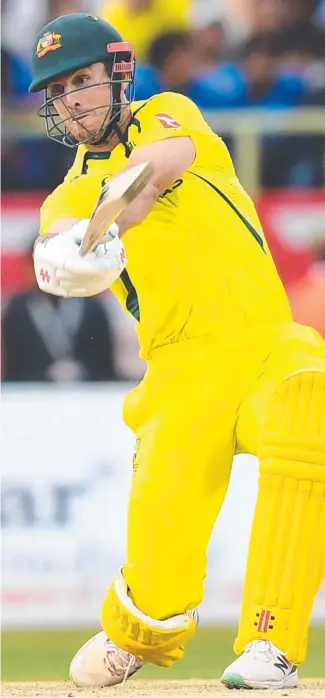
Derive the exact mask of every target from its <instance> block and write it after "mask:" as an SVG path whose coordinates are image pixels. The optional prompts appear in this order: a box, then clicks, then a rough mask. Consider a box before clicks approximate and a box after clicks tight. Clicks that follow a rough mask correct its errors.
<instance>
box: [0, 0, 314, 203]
mask: <svg viewBox="0 0 325 698" xmlns="http://www.w3.org/2000/svg"><path fill="white" fill-rule="evenodd" d="M78 11H89V12H97V14H100V15H101V16H103V17H104V18H105V19H107V20H109V21H110V22H111V23H112V24H114V26H116V28H117V29H118V30H119V31H120V32H121V34H122V36H123V38H125V39H126V40H130V41H131V42H133V44H134V46H135V50H136V55H137V69H136V78H135V87H136V90H135V95H136V99H137V100H142V99H147V98H149V97H150V96H151V95H153V94H155V93H157V92H160V91H165V90H172V91H176V92H181V93H183V94H185V95H187V96H188V97H190V98H191V99H193V100H194V102H196V104H197V105H198V106H199V107H200V108H201V109H203V110H213V111H214V112H216V111H224V110H235V109H237V110H238V109H240V110H243V109H261V108H262V109H267V110H273V111H278V112H279V110H284V109H290V110H292V109H297V108H302V107H304V106H305V107H307V106H313V107H323V108H324V107H325V0H171V1H170V2H166V1H165V0H110V1H108V2H107V0H106V2H104V3H103V2H99V1H98V0H97V1H96V0H42V2H41V3H40V2H39V1H38V0H28V1H27V2H25V3H23V4H22V3H21V2H20V0H3V2H2V35H3V36H2V48H1V57H2V67H1V71H2V99H3V113H4V122H3V133H4V139H3V140H4V142H3V152H2V182H3V185H2V186H3V189H4V190H7V191H11V190H17V189H24V190H26V189H39V188H48V189H51V188H53V187H54V186H56V184H57V183H58V182H60V181H61V180H62V177H63V176H64V174H65V172H66V169H67V167H68V166H69V164H70V162H71V159H72V158H73V153H71V152H69V150H68V149H62V147H60V146H58V145H57V144H56V143H52V142H51V141H49V140H46V138H45V136H43V137H42V138H40V137H39V132H38V133H37V134H34V135H33V136H31V135H28V134H26V133H25V134H23V133H21V134H19V135H18V136H17V134H16V133H15V137H12V136H10V132H11V127H12V113H13V112H14V116H15V117H17V114H18V115H19V114H23V113H24V111H25V112H28V113H29V114H30V113H35V112H36V110H37V107H38V106H39V99H40V98H39V96H36V97H35V96H30V95H29V94H28V85H29V82H30V55H31V50H32V42H33V38H34V37H35V35H36V33H37V31H38V30H39V29H40V27H42V26H43V25H44V24H45V23H46V22H47V21H49V20H51V19H52V18H53V17H55V16H57V15H59V14H62V13H68V12H78ZM6 114H8V118H7V120H6ZM41 126H42V125H41V123H40V124H39V129H40V130H41ZM221 135H223V136H224V137H225V140H226V142H227V144H228V145H229V147H230V149H231V148H232V141H231V137H230V135H229V134H226V133H225V134H221ZM324 154H325V138H324V133H320V134H317V133H316V134H314V135H312V136H305V137H302V136H301V135H299V136H298V137H297V135H294V136H277V137H276V138H274V136H273V137H272V136H271V135H270V136H268V135H267V136H264V137H263V140H262V148H261V169H262V172H261V179H262V184H263V186H265V187H274V188H277V187H284V186H296V187H299V186H319V185H321V184H322V183H323V179H324ZM233 155H234V157H235V158H236V153H233Z"/></svg>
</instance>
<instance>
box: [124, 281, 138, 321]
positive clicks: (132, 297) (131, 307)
mask: <svg viewBox="0 0 325 698" xmlns="http://www.w3.org/2000/svg"><path fill="white" fill-rule="evenodd" d="M120 279H121V280H122V281H123V284H124V286H125V288H126V290H127V297H126V308H127V310H128V311H129V313H131V315H133V317H134V318H135V319H136V320H137V322H140V307H139V299H138V294H137V292H136V290H135V288H134V286H133V283H132V281H131V279H130V277H129V275H128V272H127V271H126V269H124V270H123V271H122V274H121V275H120Z"/></svg>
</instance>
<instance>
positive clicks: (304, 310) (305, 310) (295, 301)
mask: <svg viewBox="0 0 325 698" xmlns="http://www.w3.org/2000/svg"><path fill="white" fill-rule="evenodd" d="M288 297H289V301H290V305H291V309H292V314H293V317H294V319H295V320H296V321H297V322H300V324H301V325H310V326H311V327H313V328H314V329H315V330H317V332H319V334H320V335H321V336H322V337H324V339H325V264H314V265H313V267H312V268H311V269H309V270H308V272H307V274H306V275H305V276H304V278H303V279H301V280H300V281H298V282H297V283H296V284H294V285H292V286H291V287H290V288H289V289H288Z"/></svg>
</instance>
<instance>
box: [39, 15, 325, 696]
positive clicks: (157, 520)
mask: <svg viewBox="0 0 325 698" xmlns="http://www.w3.org/2000/svg"><path fill="white" fill-rule="evenodd" d="M134 69H135V57H134V52H133V49H132V46H131V45H130V44H129V43H128V42H126V41H123V40H122V38H121V36H120V35H119V34H118V32H117V31H116V30H115V29H114V28H113V27H112V26H111V25H110V24H108V23H107V22H105V21H104V20H101V19H98V18H97V17H93V16H90V15H87V14H81V13H80V14H79V13H78V14H70V15H65V16H62V17H58V18H56V19H54V20H53V21H52V22H50V23H49V24H48V25H47V26H46V27H44V29H42V31H41V32H40V33H39V35H38V36H37V38H36V41H35V46H34V50H33V81H32V83H31V86H30V91H31V92H38V91H41V90H45V98H44V103H43V105H42V107H41V109H40V114H41V116H43V118H44V120H45V126H46V130H47V134H48V136H49V137H50V138H52V139H54V140H56V141H59V142H61V143H63V144H64V145H66V146H68V147H72V148H75V149H76V157H75V160H74V163H73V165H72V167H71V169H70V170H69V172H68V173H67V175H66V177H65V179H64V181H63V183H62V184H60V185H59V186H58V187H57V189H55V191H54V192H53V193H52V194H50V195H49V196H48V198H47V199H46V200H45V202H44V204H43V206H42V208H41V226H40V235H39V237H38V238H37V240H36V242H35V248H34V265H35V274H36V278H37V282H38V285H39V287H40V289H42V290H43V291H45V292H46V293H52V294H54V295H58V296H63V297H80V296H92V295H94V294H97V293H100V292H102V291H105V290H106V289H107V288H110V289H111V291H112V292H113V293H114V294H115V295H116V296H117V298H118V299H119V301H120V302H121V305H122V307H123V308H124V310H126V311H127V312H128V313H131V314H132V315H133V316H134V318H135V319H136V321H137V327H138V336H139V344H140V351H141V356H142V357H143V358H144V359H145V360H146V362H147V369H146V373H145V377H144V379H143V380H142V382H141V383H140V384H139V386H137V387H136V388H135V389H134V390H132V391H131V392H130V393H129V395H128V396H127V397H126V400H125V404H124V419H125V422H126V424H127V425H129V427H131V429H132V430H133V431H134V434H135V437H136V452H135V455H134V463H133V470H134V472H133V479H132V485H131V492H130V499H129V508H128V532H127V556H126V561H125V564H124V565H123V567H122V569H121V571H120V572H118V571H117V576H116V578H115V579H114V580H113V581H112V582H111V584H110V586H109V587H108V590H107V594H106V597H105V599H104V602H103V606H102V613H101V623H102V628H103V631H102V632H100V633H98V634H97V635H96V636H95V637H94V638H92V639H90V640H89V641H88V642H87V643H86V644H85V645H84V646H83V647H82V648H81V649H80V650H79V652H78V653H77V655H76V656H75V657H74V659H73V660H72V663H71V667H70V674H71V677H72V679H73V680H74V682H75V683H76V684H77V685H80V686H103V685H106V686H110V685H114V684H117V683H120V682H122V681H123V680H124V678H125V677H126V676H130V675H131V674H132V673H134V672H135V671H137V670H138V669H139V668H140V667H141V666H142V665H143V664H144V663H147V662H149V663H153V664H157V665H159V666H166V667H167V666H170V665H171V664H173V662H175V661H177V660H179V659H181V658H182V656H183V653H184V645H185V644H186V643H187V641H188V640H189V639H190V638H191V637H192V636H193V634H194V632H195V626H196V618H195V613H194V612H193V611H194V609H196V607H197V606H198V605H199V604H200V602H201V600H202V596H203V581H204V578H205V570H206V549H207V545H208V542H209V538H210V534H211V531H212V528H213V526H214V523H215V521H216V519H217V516H218V513H219V511H220V507H221V505H222V502H223V500H224V497H225V494H226V491H227V487H228V481H229V476H230V472H231V466H232V461H233V457H234V455H235V454H236V453H251V454H255V455H257V457H258V460H259V473H260V475H259V491H258V497H257V503H256V509H255V513H254V520H253V524H252V532H251V540H250V547H249V554H248V561H247V570H246V579H245V586H244V594H243V603H242V611H241V617H240V620H239V628H238V634H237V638H236V641H235V645H234V649H235V653H236V655H237V658H236V659H235V661H234V662H233V663H232V664H231V665H230V666H228V667H227V668H226V669H225V672H224V674H223V677H222V682H223V683H224V684H226V685H227V686H229V687H230V688H241V687H245V688H270V689H273V688H279V689H281V688H284V687H290V686H296V685H297V684H298V674H297V667H298V665H299V664H301V663H302V662H303V661H304V659H305V655H306V648H307V639H308V626H309V622H310V614H311V611H312V606H313V601H314V598H315V595H316V593H317V590H318V588H319V586H320V584H321V581H322V579H323V577H324V571H325V345H324V342H323V340H322V339H321V338H320V336H319V335H318V334H317V333H316V332H315V331H314V330H312V329H311V328H309V327H304V326H300V325H298V324H296V323H294V322H293V320H292V316H291V313H290V309H289V304H288V301H287V298H286V294H285V291H284V289H283V286H282V284H281V281H280V279H279V276H278V274H277V271H276V268H275V266H274V263H273V260H272V257H271V254H270V251H269V249H268V245H267V242H266V240H265V236H264V233H263V230H262V227H261V224H260V221H259V219H258V216H257V213H256V211H255V208H254V205H253V203H252V200H251V199H250V197H249V196H248V195H247V193H246V192H245V191H244V189H243V187H242V186H241V184H240V182H239V181H238V179H237V177H236V173H235V170H234V166H233V163H232V161H231V158H230V155H229V153H228V151H227V148H226V147H225V145H224V143H223V142H222V140H221V139H220V138H219V137H218V136H217V135H216V134H215V133H213V132H212V130H211V129H210V128H209V126H208V125H207V123H206V122H205V120H204V119H203V117H202V115H201V113H200V111H199V110H198V109H197V107H196V106H195V105H194V104H193V103H192V102H191V101H190V100H189V99H187V98H185V97H184V96H182V95H180V94H173V93H163V94H158V95H155V96H154V97H152V98H151V99H149V100H148V101H143V102H134V101H133V92H134ZM147 161H149V162H150V163H151V165H152V167H153V172H154V174H153V177H152V179H151V181H150V182H149V184H147V186H146V187H145V188H144V189H143V191H142V192H141V193H140V194H139V195H138V196H137V197H136V198H135V199H134V201H133V202H132V203H130V204H129V205H127V206H126V207H125V208H124V210H123V211H122V212H121V213H120V214H119V215H118V217H117V218H116V220H115V221H114V222H113V223H112V224H111V225H108V230H107V232H106V234H105V236H104V238H103V239H102V241H101V242H100V243H99V244H98V245H97V247H96V248H95V249H94V251H91V252H89V253H88V254H87V255H86V256H85V257H81V256H80V255H79V248H80V245H81V243H82V240H83V238H84V235H85V231H86V228H87V225H88V222H89V219H90V217H91V215H92V211H93V209H94V207H95V205H96V202H97V200H98V197H99V196H100V193H101V190H102V187H103V185H104V184H105V183H107V182H112V183H113V181H114V178H115V177H116V176H117V175H118V174H120V173H121V172H123V171H124V170H126V169H128V168H131V167H133V166H134V165H138V164H139V163H143V162H147ZM107 438H108V439H109V438H110V436H109V428H108V434H107Z"/></svg>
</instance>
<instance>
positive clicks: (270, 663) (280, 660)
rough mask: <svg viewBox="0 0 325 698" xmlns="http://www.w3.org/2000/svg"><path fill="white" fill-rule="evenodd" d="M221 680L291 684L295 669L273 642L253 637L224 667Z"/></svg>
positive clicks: (245, 684) (295, 680)
mask: <svg viewBox="0 0 325 698" xmlns="http://www.w3.org/2000/svg"><path fill="white" fill-rule="evenodd" d="M221 683H223V684H225V686H227V687H228V688H273V689H275V688H294V687H295V686H298V685H299V679H298V671H297V667H296V666H294V664H291V662H289V661H288V660H287V659H286V657H285V656H284V654H283V653H282V652H281V650H278V649H277V647H275V645H273V643H272V642H267V641H266V640H254V641H253V642H250V643H249V644H248V645H247V646H246V647H245V650H244V652H243V654H242V655H241V656H240V657H238V658H237V659H235V661H234V662H232V664H230V665H229V666H228V667H227V669H225V671H224V673H223V675H222V678H221Z"/></svg>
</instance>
